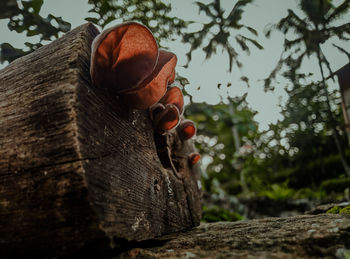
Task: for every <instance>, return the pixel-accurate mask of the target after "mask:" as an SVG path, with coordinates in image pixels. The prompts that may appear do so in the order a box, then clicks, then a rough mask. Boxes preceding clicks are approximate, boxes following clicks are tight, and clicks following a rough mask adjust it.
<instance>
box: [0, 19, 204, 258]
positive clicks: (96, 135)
mask: <svg viewBox="0 0 350 259" xmlns="http://www.w3.org/2000/svg"><path fill="white" fill-rule="evenodd" d="M97 34H98V31H97V29H96V28H95V27H94V26H93V25H91V24H87V25H83V26H80V27H78V28H76V29H75V30H73V31H71V32H69V33H67V34H66V35H65V36H63V37H62V38H60V39H58V40H56V41H54V42H53V43H51V44H49V45H47V46H44V47H42V48H40V49H39V50H37V51H35V52H34V53H32V54H30V55H27V56H25V57H22V58H20V59H18V60H16V61H14V62H13V63H11V64H10V65H9V66H8V67H6V68H5V69H3V70H1V71H0V254H6V253H7V254H11V253H13V252H16V253H23V254H27V253H38V254H41V253H44V254H45V253H54V254H56V255H57V254H65V253H71V252H74V251H76V250H78V249H84V248H89V247H90V248H91V249H96V247H99V248H100V249H109V248H111V247H113V246H114V245H118V242H119V241H120V240H125V239H126V240H134V241H140V240H145V239H149V238H154V237H156V236H160V235H162V234H165V233H172V232H176V231H180V230H184V229H189V228H191V227H193V226H196V225H198V224H199V220H200V214H201V210H200V199H201V198H200V190H199V187H198V180H199V168H198V166H194V167H191V166H190V165H189V163H188V161H187V158H186V154H187V153H189V152H191V151H193V143H192V142H191V141H188V142H185V143H183V142H181V141H180V140H179V138H178V137H177V135H176V132H173V133H171V134H170V135H168V136H166V137H163V140H162V138H160V137H159V136H156V138H157V139H159V138H160V140H157V143H158V146H159V145H162V144H166V145H168V146H170V149H171V150H172V152H171V154H170V155H171V157H172V161H173V162H174V164H175V165H176V166H175V167H176V168H175V169H176V170H175V171H174V168H171V167H170V166H165V167H164V166H163V165H162V163H161V161H160V159H159V158H158V156H157V150H156V145H155V139H154V137H155V136H154V133H153V129H152V126H151V123H150V120H149V116H148V113H147V112H146V111H136V110H128V109H127V108H126V107H125V106H123V105H122V104H121V102H120V100H118V99H117V98H115V97H113V96H111V95H109V94H108V93H106V92H103V91H101V90H99V89H96V88H95V87H94V86H92V85H91V82H90V76H89V65H90V64H89V63H90V46H91V42H92V40H93V38H94V37H95V36H96V35H97ZM159 143H160V144H159ZM165 162H166V161H163V164H166V163H165ZM175 162H176V163H175ZM93 247H94V248H93ZM19 248H20V249H19Z"/></svg>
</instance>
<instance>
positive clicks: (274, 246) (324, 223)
mask: <svg viewBox="0 0 350 259" xmlns="http://www.w3.org/2000/svg"><path fill="white" fill-rule="evenodd" d="M152 245H153V246H152ZM132 247H133V248H129V250H127V251H124V252H122V253H119V254H118V252H117V251H115V254H114V255H112V256H111V255H110V256H109V257H108V258H115V259H117V258H148V259H151V258H266V259H267V258H271V259H273V258H279V259H287V258H288V259H294V258H315V259H316V258H339V259H340V258H348V257H346V256H345V255H347V256H349V254H350V217H349V216H348V217H346V216H341V215H333V214H320V215H303V216H294V217H289V218H265V219H257V220H248V221H239V222H218V223H204V224H201V225H200V227H197V228H195V229H193V230H190V231H188V232H185V233H176V234H170V235H167V236H163V237H161V238H157V239H155V240H153V241H152V242H151V241H149V242H147V243H139V244H133V245H132ZM100 258H105V257H100ZM106 258H107V257H106Z"/></svg>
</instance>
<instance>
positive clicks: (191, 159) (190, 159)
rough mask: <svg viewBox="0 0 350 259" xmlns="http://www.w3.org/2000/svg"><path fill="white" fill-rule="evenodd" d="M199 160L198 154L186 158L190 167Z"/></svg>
mask: <svg viewBox="0 0 350 259" xmlns="http://www.w3.org/2000/svg"><path fill="white" fill-rule="evenodd" d="M200 159H201V155H200V154H198V153H191V154H190V155H189V156H188V160H189V162H190V164H191V165H195V164H197V163H198V162H199V160H200Z"/></svg>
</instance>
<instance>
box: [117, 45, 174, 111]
mask: <svg viewBox="0 0 350 259" xmlns="http://www.w3.org/2000/svg"><path fill="white" fill-rule="evenodd" d="M176 62H177V58H176V56H175V54H173V53H171V52H167V51H164V50H161V51H159V57H158V61H157V65H156V67H155V69H154V70H153V72H152V74H151V75H150V76H149V77H148V78H146V79H145V80H144V82H142V83H141V84H140V85H139V86H138V87H137V88H136V89H135V90H132V91H129V92H126V93H125V94H123V95H122V96H123V97H124V98H127V101H128V103H129V104H131V105H132V106H133V107H135V108H137V109H146V108H148V107H150V106H151V105H153V104H155V103H157V102H158V101H159V100H160V99H161V98H162V97H163V96H164V93H165V91H166V89H167V85H168V83H169V80H172V77H173V73H174V70H175V66H176Z"/></svg>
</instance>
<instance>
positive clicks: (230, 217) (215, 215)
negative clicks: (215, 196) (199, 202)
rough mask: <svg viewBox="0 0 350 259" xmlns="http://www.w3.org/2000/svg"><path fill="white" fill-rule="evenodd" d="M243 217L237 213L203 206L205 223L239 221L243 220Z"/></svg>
mask: <svg viewBox="0 0 350 259" xmlns="http://www.w3.org/2000/svg"><path fill="white" fill-rule="evenodd" d="M242 219H243V217H242V216H241V215H239V214H238V213H237V212H234V211H230V210H226V209H223V208H219V207H216V206H213V207H211V208H207V207H206V206H203V214H202V221H203V222H217V221H237V220H242Z"/></svg>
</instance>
